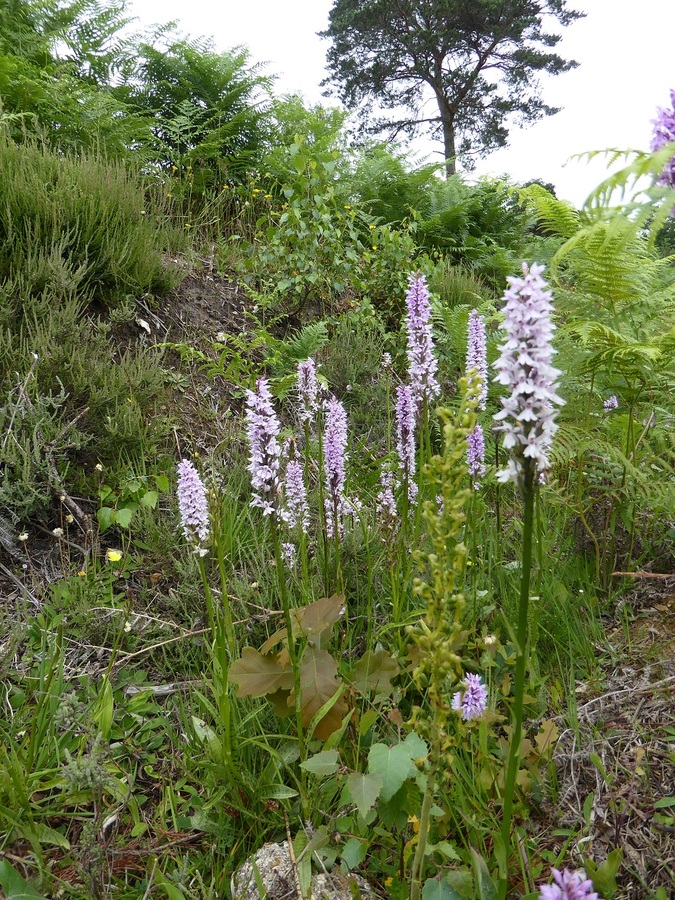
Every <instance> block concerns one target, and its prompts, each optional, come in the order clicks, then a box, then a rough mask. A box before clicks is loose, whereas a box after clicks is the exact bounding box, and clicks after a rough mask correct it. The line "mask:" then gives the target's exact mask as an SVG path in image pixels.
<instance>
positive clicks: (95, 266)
mask: <svg viewBox="0 0 675 900" xmlns="http://www.w3.org/2000/svg"><path fill="white" fill-rule="evenodd" d="M161 250H162V233H161V230H160V232H159V234H158V231H157V223H156V222H154V221H151V220H149V217H148V216H147V214H146V212H145V209H144V198H143V193H142V192H141V191H140V190H139V185H138V183H137V181H136V179H135V178H134V177H133V175H132V174H131V173H130V172H129V170H128V169H127V168H125V166H124V165H123V164H121V163H110V162H105V161H104V160H103V159H101V158H99V157H96V156H94V155H82V156H64V155H63V154H59V153H57V152H54V151H51V150H49V149H47V148H45V147H42V146H40V145H38V144H35V143H28V144H23V145H17V144H14V143H13V142H12V141H10V140H9V139H7V138H6V137H0V279H1V280H2V282H4V287H3V289H2V296H3V300H2V312H3V318H4V320H5V321H8V318H9V320H10V321H11V319H13V318H20V317H21V316H22V315H23V314H24V313H25V312H26V311H27V310H28V309H29V308H30V304H31V302H32V300H33V299H34V298H36V297H39V296H40V295H42V293H43V292H44V291H45V290H49V291H53V293H54V296H55V297H57V298H60V297H63V296H66V295H68V294H69V293H73V292H77V293H78V295H79V296H81V297H85V296H86V297H87V299H88V301H90V302H95V303H97V304H99V305H101V306H113V305H115V304H116V303H117V302H119V300H120V299H121V298H122V297H123V296H124V295H125V294H127V293H134V294H138V295H140V294H145V293H155V292H161V291H163V290H165V289H166V288H167V287H168V286H169V283H170V282H169V280H168V277H167V272H166V270H165V269H164V268H163V266H162V254H161Z"/></svg>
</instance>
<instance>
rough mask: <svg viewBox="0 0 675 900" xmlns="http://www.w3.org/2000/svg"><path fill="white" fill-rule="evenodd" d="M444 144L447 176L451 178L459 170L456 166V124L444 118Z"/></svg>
mask: <svg viewBox="0 0 675 900" xmlns="http://www.w3.org/2000/svg"><path fill="white" fill-rule="evenodd" d="M443 146H444V148H445V177H446V178H450V176H451V175H454V174H455V172H456V171H457V167H456V166H455V154H456V150H455V126H454V125H453V124H452V122H449V121H447V120H446V119H443Z"/></svg>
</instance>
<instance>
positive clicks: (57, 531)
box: [52, 528, 63, 538]
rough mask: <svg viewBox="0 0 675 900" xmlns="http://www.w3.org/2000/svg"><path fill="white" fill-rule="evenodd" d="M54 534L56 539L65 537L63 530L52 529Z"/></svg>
mask: <svg viewBox="0 0 675 900" xmlns="http://www.w3.org/2000/svg"><path fill="white" fill-rule="evenodd" d="M52 534H53V535H54V537H57V538H60V537H63V528H54V529H52Z"/></svg>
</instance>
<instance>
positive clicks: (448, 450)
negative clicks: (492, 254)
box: [410, 369, 487, 900]
mask: <svg viewBox="0 0 675 900" xmlns="http://www.w3.org/2000/svg"><path fill="white" fill-rule="evenodd" d="M479 390H480V380H479V379H478V377H477V376H476V370H475V369H474V370H472V372H471V373H470V374H469V377H468V378H467V379H462V380H461V381H460V406H459V412H458V413H457V414H456V415H455V416H454V417H453V416H451V414H450V413H449V412H448V411H446V410H441V411H440V412H439V416H440V418H441V422H442V423H443V442H444V447H443V455H442V456H435V457H433V458H432V459H431V460H430V461H429V463H428V464H427V465H426V466H425V475H426V477H427V479H428V480H429V482H430V483H431V484H432V485H433V487H434V489H435V491H436V492H437V494H438V499H436V500H433V501H432V500H427V501H425V503H424V511H423V515H424V518H425V520H426V522H427V529H428V533H429V539H430V543H431V549H430V550H429V552H428V553H424V554H420V556H419V557H418V560H419V563H420V565H421V568H422V570H423V571H424V572H425V575H424V577H422V578H418V579H416V580H415V584H414V592H415V593H416V594H417V596H419V597H420V598H421V599H422V600H424V601H426V605H427V609H426V615H425V616H424V618H423V619H422V620H421V621H420V623H419V625H418V626H417V627H416V628H415V629H412V639H413V642H414V644H415V645H416V648H417V652H418V660H419V661H418V663H417V666H416V668H415V670H414V675H413V677H414V680H415V683H416V685H417V686H418V687H419V688H420V689H422V690H423V691H424V692H425V693H426V701H427V706H426V707H425V708H424V709H422V708H418V709H416V710H415V712H414V714H413V724H414V726H415V729H416V731H417V732H418V733H421V734H422V736H423V737H424V738H425V739H426V741H427V743H428V746H429V757H428V762H427V764H426V772H425V774H426V784H425V790H424V797H423V801H422V810H421V813H420V825H419V836H418V842H417V848H416V851H415V856H414V859H413V863H412V869H411V876H410V898H411V900H419V898H420V896H421V892H422V876H423V872H424V860H425V855H426V847H427V841H428V837H429V829H430V823H431V807H432V803H433V799H434V792H435V787H436V780H437V777H438V775H439V771H440V768H441V766H442V765H443V764H445V766H446V768H447V769H448V770H450V769H451V767H452V760H451V750H452V747H453V746H454V745H455V742H456V740H457V732H456V729H455V728H454V727H453V726H452V725H451V724H450V720H451V719H452V718H456V713H457V712H460V713H461V714H462V716H463V717H464V718H465V719H471V718H474V717H475V716H476V715H480V713H482V711H483V710H484V709H485V705H486V700H487V693H486V692H485V689H484V688H483V686H482V684H481V682H480V679H479V676H467V677H466V679H464V674H463V667H462V657H461V649H462V647H463V645H464V643H465V641H466V632H465V631H464V629H463V626H462V614H463V611H464V607H465V605H466V603H465V599H464V595H463V593H462V592H461V589H460V585H461V583H462V580H463V572H464V567H465V564H466V557H467V549H466V546H465V544H464V526H465V521H466V512H465V507H466V504H467V503H468V501H469V497H470V490H469V489H468V488H467V487H465V486H464V485H465V483H466V475H467V467H466V440H467V437H468V435H469V434H470V433H471V432H472V431H473V429H474V427H475V424H476V407H477V406H478V402H479ZM463 679H464V680H465V685H464V689H463V690H460V691H455V690H453V688H455V687H459V686H460V683H461V682H462V680H463ZM474 679H475V680H474ZM451 698H452V699H451Z"/></svg>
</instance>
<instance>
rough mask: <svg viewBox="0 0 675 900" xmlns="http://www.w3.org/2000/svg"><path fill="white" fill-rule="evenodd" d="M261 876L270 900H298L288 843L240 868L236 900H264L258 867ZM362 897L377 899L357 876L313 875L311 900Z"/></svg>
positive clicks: (263, 852)
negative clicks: (261, 893) (260, 887)
mask: <svg viewBox="0 0 675 900" xmlns="http://www.w3.org/2000/svg"><path fill="white" fill-rule="evenodd" d="M253 864H255V868H256V869H257V871H258V874H259V876H260V881H261V882H262V886H263V890H264V894H263V897H265V898H267V900H298V892H297V888H296V880H295V876H294V874H293V866H292V864H291V858H290V855H289V852H288V841H284V842H283V843H281V844H264V845H263V846H262V847H261V848H260V850H258V851H257V852H256V854H255V856H254V857H253V862H251V859H247V860H246V862H245V863H244V864H243V865H242V866H240V868H239V869H238V871H237V872H236V874H235V876H234V890H233V894H232V896H233V900H262V898H261V896H260V891H259V889H258V882H257V879H256V876H255V874H254V866H253ZM359 896H361V897H363V898H364V900H366V898H375V897H376V894H375V892H374V891H373V889H372V887H371V886H370V885H369V884H368V882H367V881H366V880H365V878H362V877H361V876H360V875H356V874H354V873H353V872H352V873H349V874H345V873H344V872H340V871H334V872H315V873H314V874H313V875H312V882H311V886H310V898H309V900H355V898H358V897H359Z"/></svg>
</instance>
